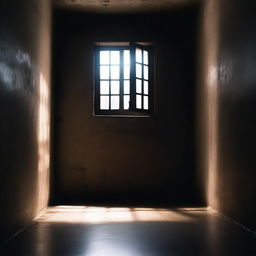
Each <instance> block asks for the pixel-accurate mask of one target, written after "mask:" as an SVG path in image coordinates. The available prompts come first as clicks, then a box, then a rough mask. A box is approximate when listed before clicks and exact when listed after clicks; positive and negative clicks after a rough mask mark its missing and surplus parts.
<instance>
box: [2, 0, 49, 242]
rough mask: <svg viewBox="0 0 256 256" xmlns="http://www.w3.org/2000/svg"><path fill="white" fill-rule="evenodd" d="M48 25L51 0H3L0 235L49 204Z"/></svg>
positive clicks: (22, 222)
mask: <svg viewBox="0 0 256 256" xmlns="http://www.w3.org/2000/svg"><path fill="white" fill-rule="evenodd" d="M50 30H51V8H50V3H49V1H46V0H40V1H35V0H26V1H22V0H13V1H9V0H2V1H1V2H0V116H1V126H0V140H1V146H0V159H1V160H0V163H1V166H0V204H1V212H0V218H1V220H2V221H1V224H0V240H3V239H5V238H7V237H8V236H9V235H11V234H13V233H14V232H15V231H17V230H18V229H19V228H21V227H23V226H24V225H26V224H27V223H29V222H30V221H32V220H33V219H34V218H35V217H36V216H37V214H38V213H39V212H40V211H41V210H42V209H44V208H45V207H46V206H47V203H48V192H49V97H50V38H51V36H50V35H51V32H50Z"/></svg>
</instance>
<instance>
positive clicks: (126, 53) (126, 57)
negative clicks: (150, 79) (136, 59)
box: [124, 50, 130, 65]
mask: <svg viewBox="0 0 256 256" xmlns="http://www.w3.org/2000/svg"><path fill="white" fill-rule="evenodd" d="M124 64H128V65H129V64H130V51H129V50H125V51H124Z"/></svg>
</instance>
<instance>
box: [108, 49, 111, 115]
mask: <svg viewBox="0 0 256 256" xmlns="http://www.w3.org/2000/svg"><path fill="white" fill-rule="evenodd" d="M108 58H109V62H108V63H109V64H108V66H109V70H108V72H109V78H108V81H109V93H108V96H109V99H108V100H109V107H108V109H109V110H111V51H109V57H108Z"/></svg>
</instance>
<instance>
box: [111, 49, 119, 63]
mask: <svg viewBox="0 0 256 256" xmlns="http://www.w3.org/2000/svg"><path fill="white" fill-rule="evenodd" d="M119 63H120V52H119V51H111V64H112V65H113V64H119Z"/></svg>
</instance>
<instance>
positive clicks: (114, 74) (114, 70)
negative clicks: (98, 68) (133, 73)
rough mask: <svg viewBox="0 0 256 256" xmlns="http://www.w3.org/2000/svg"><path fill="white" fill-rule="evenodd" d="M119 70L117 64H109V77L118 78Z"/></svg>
mask: <svg viewBox="0 0 256 256" xmlns="http://www.w3.org/2000/svg"><path fill="white" fill-rule="evenodd" d="M119 77H120V71H119V66H111V79H119Z"/></svg>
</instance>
